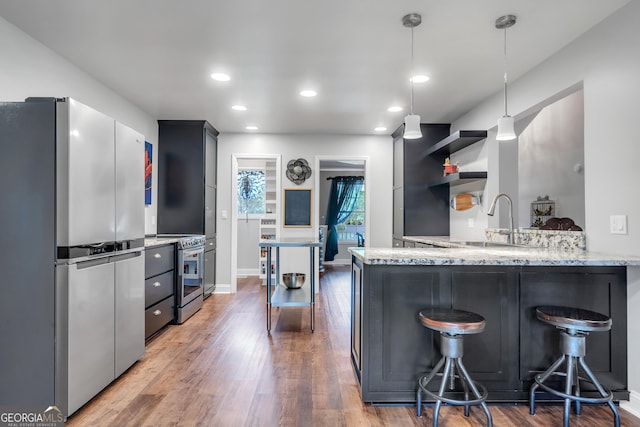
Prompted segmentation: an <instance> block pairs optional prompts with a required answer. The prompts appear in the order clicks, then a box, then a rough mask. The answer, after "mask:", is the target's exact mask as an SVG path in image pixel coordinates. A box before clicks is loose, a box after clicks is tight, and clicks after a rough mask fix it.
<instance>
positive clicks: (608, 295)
mask: <svg viewBox="0 0 640 427" xmlns="http://www.w3.org/2000/svg"><path fill="white" fill-rule="evenodd" d="M626 281H627V280H626V270H625V267H617V268H616V267H612V268H606V267H572V268H569V267H568V268H560V267H556V268H553V269H545V268H542V267H529V268H526V269H524V270H523V272H522V276H521V297H520V301H521V309H520V325H521V335H520V358H521V359H520V377H521V380H522V381H524V382H525V385H528V384H529V385H530V384H531V380H532V378H533V375H534V374H537V373H541V372H543V371H544V370H545V369H546V368H548V367H549V366H550V365H551V363H552V362H553V361H554V360H555V359H556V358H557V357H559V356H560V347H559V340H560V334H559V333H558V331H557V330H556V328H554V327H553V326H551V325H548V324H546V323H543V322H541V321H540V320H538V319H537V317H536V314H535V310H536V307H537V306H539V305H565V306H570V307H580V308H583V309H586V310H592V311H596V312H599V313H602V314H605V315H607V316H610V317H611V320H612V327H611V330H610V331H606V332H593V333H591V334H590V335H589V336H588V337H587V339H586V346H587V355H586V357H585V361H586V362H587V365H589V367H590V368H591V370H592V371H593V373H594V374H595V375H596V377H597V378H598V379H599V380H600V382H601V383H602V385H603V386H605V387H608V388H610V389H611V390H613V391H615V390H624V389H626V386H627V362H626V354H627V328H626V322H627V303H626Z"/></svg>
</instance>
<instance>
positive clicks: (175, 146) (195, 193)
mask: <svg viewBox="0 0 640 427" xmlns="http://www.w3.org/2000/svg"><path fill="white" fill-rule="evenodd" d="M158 125H159V129H158V130H159V134H158V145H159V148H158V162H159V164H158V183H159V184H158V186H159V192H158V234H174V235H185V234H203V235H205V237H206V240H207V242H206V250H207V251H208V252H209V253H206V254H205V262H204V269H205V272H204V273H205V274H204V277H205V284H204V294H205V296H208V295H210V294H211V292H212V291H213V289H214V288H215V245H216V240H215V239H216V194H217V177H216V175H217V169H216V168H217V161H218V160H217V156H218V151H217V150H218V131H217V130H216V129H215V128H214V127H213V126H211V124H209V123H208V122H207V121H205V120H158Z"/></svg>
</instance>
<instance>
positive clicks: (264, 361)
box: [66, 266, 640, 427]
mask: <svg viewBox="0 0 640 427" xmlns="http://www.w3.org/2000/svg"><path fill="white" fill-rule="evenodd" d="M349 272H350V268H349V267H331V266H328V267H327V271H326V272H325V273H324V274H323V277H322V279H321V283H320V294H319V298H318V299H317V302H316V330H315V332H314V333H311V331H310V329H309V328H310V319H309V309H308V308H293V307H291V308H281V309H277V308H274V309H273V310H272V313H273V320H272V322H273V323H272V331H271V336H269V335H267V331H266V314H265V307H266V289H265V288H264V287H262V286H261V285H260V282H259V280H258V279H257V278H255V277H254V278H247V279H243V280H241V281H240V283H239V285H238V293H237V294H236V295H213V296H211V297H210V298H208V299H207V300H206V301H205V302H204V307H203V309H202V310H200V311H199V312H198V313H197V314H196V315H195V316H194V317H192V318H191V319H189V320H188V321H187V322H186V323H184V324H182V325H170V326H168V327H167V328H165V329H164V330H163V332H162V333H160V334H159V335H158V336H157V337H156V338H154V339H153V340H152V341H151V342H150V343H148V345H147V351H146V354H145V356H144V357H143V358H142V360H140V361H139V362H138V363H136V364H135V365H134V366H132V367H131V368H130V369H129V371H128V372H127V373H125V374H124V375H123V376H122V377H120V378H119V379H118V380H116V381H115V382H114V383H113V384H111V385H110V386H109V387H108V388H107V389H105V390H104V391H103V392H102V393H100V394H99V395H98V396H96V397H95V398H94V399H93V400H92V401H90V402H89V403H87V404H86V405H85V406H84V407H83V408H81V409H80V410H79V411H78V412H77V413H76V414H74V415H73V416H72V417H70V418H69V420H68V422H67V424H66V425H67V426H71V427H73V426H233V427H237V426H279V425H280V426H348V427H350V426H430V425H431V423H432V419H431V414H432V408H425V410H424V411H423V416H422V418H421V419H420V418H417V417H416V416H415V408H414V407H411V406H375V407H374V406H371V405H368V404H363V403H362V401H361V400H360V396H359V392H358V385H357V381H356V377H355V375H354V373H353V370H352V369H351V365H350V363H351V362H350V360H349V348H350V343H349V340H350V338H349V310H350V308H349V298H350V295H349V294H350V290H349V279H350V274H349ZM490 410H491V413H492V416H493V420H494V425H495V426H539V427H549V426H560V425H562V407H559V406H553V407H550V406H540V407H538V408H537V410H536V415H535V416H533V417H532V416H530V415H529V410H528V408H527V407H526V406H490ZM620 415H621V419H622V425H623V426H640V419H638V418H635V417H633V416H632V415H630V414H629V413H628V412H626V411H624V410H623V409H620ZM485 421H486V420H485V416H484V413H483V412H482V411H481V410H480V409H479V408H472V409H471V416H470V417H469V418H465V417H464V416H463V412H462V409H461V408H456V407H444V408H443V409H442V411H441V415H440V419H439V425H440V426H443V427H447V426H449V427H453V426H455V427H464V426H483V425H485ZM612 424H613V420H612V416H611V412H610V411H609V410H608V409H607V408H604V407H584V408H583V413H582V415H581V416H580V417H576V416H574V415H572V417H571V425H572V426H610V425H612Z"/></svg>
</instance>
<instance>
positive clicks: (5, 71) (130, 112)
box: [0, 17, 158, 234]
mask: <svg viewBox="0 0 640 427" xmlns="http://www.w3.org/2000/svg"><path fill="white" fill-rule="evenodd" d="M0 52H2V60H1V61H0V76H1V78H0V94H1V95H0V101H5V102H6V101H24V99H25V98H28V97H30V96H42V97H57V98H63V97H70V98H75V99H77V100H78V101H80V102H82V103H83V104H86V105H88V106H90V107H92V108H94V109H96V110H98V111H100V112H102V113H104V114H106V115H108V116H110V117H113V118H114V119H116V120H117V121H119V122H121V123H124V124H126V125H127V126H129V127H131V128H133V129H135V130H137V131H138V132H140V133H142V134H143V135H144V136H145V139H146V140H147V141H149V142H151V143H152V144H153V156H154V164H155V165H157V161H155V157H156V155H157V153H158V147H157V141H158V123H157V122H156V120H155V118H154V117H151V116H150V115H149V114H147V113H145V112H144V111H142V110H141V109H140V108H138V107H137V106H136V105H134V104H132V103H131V102H129V101H128V100H127V99H125V98H124V97H122V96H120V95H119V94H117V93H115V92H114V91H112V90H111V89H109V88H108V87H106V86H105V85H103V84H102V83H100V82H99V81H98V80H96V79H94V78H93V77H91V76H90V75H89V74H87V73H85V72H84V71H82V70H81V69H79V68H78V67H76V66H75V65H73V64H71V63H70V62H68V61H67V60H65V59H64V58H62V57H61V56H59V55H57V54H56V53H54V52H52V51H51V50H50V49H49V48H47V47H45V46H44V45H42V44H41V43H39V42H37V41H35V40H34V39H33V38H31V37H29V36H28V35H26V34H25V33H23V32H22V31H21V30H19V29H18V28H16V27H15V26H14V25H12V24H10V23H9V22H7V21H6V20H4V19H3V18H1V17H0ZM157 188H158V179H157V174H156V173H154V174H153V191H152V197H153V204H152V205H150V206H147V207H146V209H145V220H146V221H145V233H146V234H154V233H155V231H156V226H155V216H156V214H157V208H156V200H157Z"/></svg>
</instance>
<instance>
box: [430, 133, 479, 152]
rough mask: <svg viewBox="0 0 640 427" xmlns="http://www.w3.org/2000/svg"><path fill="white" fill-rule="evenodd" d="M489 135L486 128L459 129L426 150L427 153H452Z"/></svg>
mask: <svg viewBox="0 0 640 427" xmlns="http://www.w3.org/2000/svg"><path fill="white" fill-rule="evenodd" d="M486 137H487V131H486V130H459V131H457V132H454V133H452V134H451V135H449V136H448V137H446V138H445V139H443V140H442V141H439V142H437V143H436V144H435V145H433V146H432V147H431V148H429V149H428V150H427V151H426V155H427V156H429V155H433V154H452V153H455V152H456V151H459V150H462V149H463V148H466V147H468V146H470V145H471V144H475V143H476V142H478V141H481V140H483V139H485V138H486Z"/></svg>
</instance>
